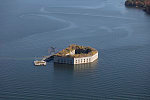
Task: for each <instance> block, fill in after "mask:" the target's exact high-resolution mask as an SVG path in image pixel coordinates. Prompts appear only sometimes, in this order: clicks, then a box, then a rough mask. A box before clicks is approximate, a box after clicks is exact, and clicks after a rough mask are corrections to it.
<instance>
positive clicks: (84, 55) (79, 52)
mask: <svg viewBox="0 0 150 100" xmlns="http://www.w3.org/2000/svg"><path fill="white" fill-rule="evenodd" d="M96 59H98V51H97V50H96V49H94V48H91V47H85V46H79V45H75V44H72V45H70V46H69V47H67V48H65V49H63V50H62V51H59V52H58V53H57V54H55V55H54V63H62V64H83V63H91V62H93V61H95V60H96Z"/></svg>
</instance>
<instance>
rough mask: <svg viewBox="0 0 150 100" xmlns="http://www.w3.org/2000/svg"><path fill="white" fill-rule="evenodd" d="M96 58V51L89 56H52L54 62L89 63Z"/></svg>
mask: <svg viewBox="0 0 150 100" xmlns="http://www.w3.org/2000/svg"><path fill="white" fill-rule="evenodd" d="M96 59H98V53H96V54H95V55H93V56H90V57H80V58H71V57H58V56H55V57H54V62H55V63H62V64H83V63H91V62H93V61H95V60H96Z"/></svg>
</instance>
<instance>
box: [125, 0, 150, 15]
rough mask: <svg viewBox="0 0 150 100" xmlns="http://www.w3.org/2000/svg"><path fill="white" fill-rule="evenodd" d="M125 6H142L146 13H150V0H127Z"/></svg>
mask: <svg viewBox="0 0 150 100" xmlns="http://www.w3.org/2000/svg"><path fill="white" fill-rule="evenodd" d="M125 6H127V7H136V8H142V9H143V10H144V11H145V12H146V13H148V14H150V0H126V1H125Z"/></svg>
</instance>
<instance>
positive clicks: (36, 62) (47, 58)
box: [34, 55, 54, 66]
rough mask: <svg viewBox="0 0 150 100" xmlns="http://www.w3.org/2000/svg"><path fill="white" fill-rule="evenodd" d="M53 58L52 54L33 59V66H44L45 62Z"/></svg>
mask: <svg viewBox="0 0 150 100" xmlns="http://www.w3.org/2000/svg"><path fill="white" fill-rule="evenodd" d="M53 59H54V55H49V56H44V57H43V58H42V60H35V61H34V65H35V66H46V62H49V61H51V60H53Z"/></svg>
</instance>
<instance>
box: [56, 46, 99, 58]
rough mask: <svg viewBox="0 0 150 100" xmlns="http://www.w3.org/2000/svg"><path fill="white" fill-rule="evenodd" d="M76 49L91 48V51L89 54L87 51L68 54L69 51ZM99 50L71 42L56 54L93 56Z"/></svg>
mask: <svg viewBox="0 0 150 100" xmlns="http://www.w3.org/2000/svg"><path fill="white" fill-rule="evenodd" d="M76 49H82V50H87V49H90V50H91V52H88V53H87V54H85V53H80V54H75V55H67V56H66V54H68V53H70V52H71V51H73V50H76ZM97 52H98V51H97V50H96V49H94V48H92V47H86V46H80V45H76V44H71V45H70V46H68V47H67V48H65V49H63V50H62V51H59V52H58V53H57V54H56V56H64V57H87V56H92V55H94V54H96V53H97Z"/></svg>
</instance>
